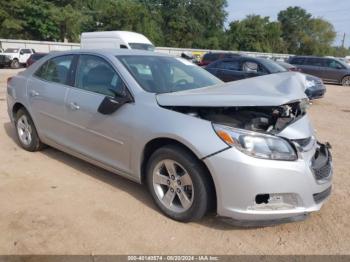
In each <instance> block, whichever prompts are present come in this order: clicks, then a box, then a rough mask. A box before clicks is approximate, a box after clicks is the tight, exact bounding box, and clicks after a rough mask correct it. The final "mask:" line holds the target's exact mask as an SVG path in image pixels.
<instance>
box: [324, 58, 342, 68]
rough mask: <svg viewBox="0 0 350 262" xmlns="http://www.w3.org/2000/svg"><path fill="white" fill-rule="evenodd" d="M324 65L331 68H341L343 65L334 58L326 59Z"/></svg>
mask: <svg viewBox="0 0 350 262" xmlns="http://www.w3.org/2000/svg"><path fill="white" fill-rule="evenodd" d="M326 66H327V67H329V68H332V69H341V68H343V66H342V65H341V64H340V63H338V62H337V61H335V60H331V59H328V60H327V61H326Z"/></svg>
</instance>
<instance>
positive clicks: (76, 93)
mask: <svg viewBox="0 0 350 262" xmlns="http://www.w3.org/2000/svg"><path fill="white" fill-rule="evenodd" d="M126 92H127V89H126V86H125V84H124V82H123V80H122V79H121V77H120V76H119V74H118V73H117V72H116V71H115V69H114V68H113V67H112V66H111V65H110V64H109V63H108V62H107V61H106V60H105V59H104V58H102V57H99V56H95V55H80V56H79V59H78V63H77V69H76V74H75V85H74V87H73V88H70V90H69V91H68V94H67V99H66V104H65V106H66V117H65V119H66V125H67V129H66V137H67V141H66V142H67V145H69V147H70V148H71V149H73V150H75V151H77V152H78V153H80V154H82V155H84V156H86V157H88V158H90V159H92V160H95V161H98V162H100V163H102V164H104V165H107V166H109V167H112V168H114V169H118V170H120V171H124V172H127V173H130V142H131V132H130V128H129V120H130V119H131V118H133V117H134V115H133V110H132V108H133V105H132V104H125V105H123V106H122V107H120V108H119V109H118V110H117V111H115V112H114V113H112V114H109V115H103V114H101V113H99V112H98V108H99V106H100V104H101V102H102V101H103V99H104V98H105V97H106V96H110V97H113V96H115V95H119V96H123V95H125V94H126Z"/></svg>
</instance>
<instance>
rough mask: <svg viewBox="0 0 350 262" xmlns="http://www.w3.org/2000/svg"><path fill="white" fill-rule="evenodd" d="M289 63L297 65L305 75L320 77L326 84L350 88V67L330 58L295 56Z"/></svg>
mask: <svg viewBox="0 0 350 262" xmlns="http://www.w3.org/2000/svg"><path fill="white" fill-rule="evenodd" d="M289 63H290V64H292V65H296V66H297V67H298V68H300V69H301V71H302V72H303V73H307V74H310V75H314V76H318V77H320V78H322V79H323V80H324V81H325V82H330V83H336V84H342V85H343V86H350V66H349V65H348V64H346V63H344V62H343V61H341V60H339V59H336V58H330V57H316V56H293V57H291V58H290V59H289Z"/></svg>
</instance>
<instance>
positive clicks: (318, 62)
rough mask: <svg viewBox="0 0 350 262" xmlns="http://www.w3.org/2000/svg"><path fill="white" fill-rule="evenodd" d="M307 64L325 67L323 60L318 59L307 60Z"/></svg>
mask: <svg viewBox="0 0 350 262" xmlns="http://www.w3.org/2000/svg"><path fill="white" fill-rule="evenodd" d="M307 64H308V65H310V66H323V63H322V60H321V59H318V58H307Z"/></svg>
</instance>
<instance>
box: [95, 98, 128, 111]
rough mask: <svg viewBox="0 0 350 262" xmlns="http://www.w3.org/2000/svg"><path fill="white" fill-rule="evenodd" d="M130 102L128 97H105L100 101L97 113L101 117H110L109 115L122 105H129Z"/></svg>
mask: <svg viewBox="0 0 350 262" xmlns="http://www.w3.org/2000/svg"><path fill="white" fill-rule="evenodd" d="M130 102H132V99H131V97H130V96H126V97H110V96H106V97H105V98H104V99H103V100H102V102H101V104H100V106H99V107H98V109H97V111H98V112H99V113H101V114H103V115H110V114H113V113H114V112H115V111H117V110H118V109H119V108H120V107H122V106H123V105H125V104H127V103H130Z"/></svg>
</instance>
